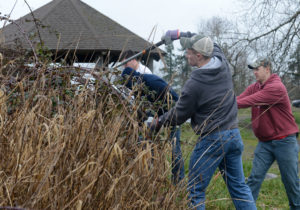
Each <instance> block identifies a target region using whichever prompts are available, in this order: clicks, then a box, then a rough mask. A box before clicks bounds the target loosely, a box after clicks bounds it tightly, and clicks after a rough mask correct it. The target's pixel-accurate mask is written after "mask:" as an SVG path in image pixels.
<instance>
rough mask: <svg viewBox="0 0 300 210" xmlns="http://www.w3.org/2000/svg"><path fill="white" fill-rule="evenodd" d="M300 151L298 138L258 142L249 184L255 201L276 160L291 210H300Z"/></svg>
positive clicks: (291, 137)
mask: <svg viewBox="0 0 300 210" xmlns="http://www.w3.org/2000/svg"><path fill="white" fill-rule="evenodd" d="M298 151H299V146H298V142H297V139H296V136H288V137H286V138H284V139H281V140H272V141H267V142H261V141H259V142H258V145H257V146H256V149H255V152H254V159H253V166H252V171H251V174H250V177H249V179H248V182H247V184H248V185H249V187H250V188H251V191H252V195H253V198H254V200H257V197H258V193H259V189H260V186H261V184H262V182H263V180H264V178H265V175H266V173H267V171H268V169H269V168H270V166H271V165H272V163H273V162H274V161H275V160H276V161H277V163H278V166H279V170H280V174H281V180H282V182H283V184H284V187H285V190H286V194H287V196H288V199H289V204H290V208H291V209H300V186H299V177H298Z"/></svg>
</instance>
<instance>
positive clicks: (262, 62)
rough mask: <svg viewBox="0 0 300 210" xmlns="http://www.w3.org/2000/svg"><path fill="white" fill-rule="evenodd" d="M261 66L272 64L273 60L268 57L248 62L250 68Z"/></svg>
mask: <svg viewBox="0 0 300 210" xmlns="http://www.w3.org/2000/svg"><path fill="white" fill-rule="evenodd" d="M260 66H264V67H267V66H271V62H270V60H269V59H268V58H257V59H256V60H255V61H254V62H252V63H250V64H248V68H249V69H257V68H258V67H260Z"/></svg>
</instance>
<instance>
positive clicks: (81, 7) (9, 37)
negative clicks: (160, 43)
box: [3, 0, 150, 51]
mask: <svg viewBox="0 0 300 210" xmlns="http://www.w3.org/2000/svg"><path fill="white" fill-rule="evenodd" d="M33 14H34V16H35V18H36V19H38V20H39V21H40V22H41V23H42V24H43V25H45V26H49V27H46V28H41V27H40V28H39V31H40V34H41V38H42V40H43V41H44V43H45V46H47V48H48V49H50V50H56V49H58V50H63V49H64V50H111V51H121V50H122V49H124V48H125V49H131V50H133V51H141V50H142V49H145V48H146V47H148V46H150V43H149V42H147V41H146V40H144V39H143V38H141V37H139V36H137V35H136V34H134V33H133V32H131V31H129V30H128V29H126V28H125V27H123V26H121V25H120V24H118V23H117V22H115V21H113V20H112V19H110V18H108V17H107V16H105V15H103V14H102V13H100V12H98V11H97V10H95V9H93V8H92V7H90V6H89V5H87V4H85V3H83V2H81V1H80V0H54V1H52V2H50V3H48V4H46V5H44V6H42V7H40V8H39V9H36V10H35V11H33ZM28 20H30V22H28ZM32 20H33V18H32V15H31V14H30V13H29V14H27V15H25V16H24V17H22V18H20V19H18V20H17V21H16V22H17V23H18V24H19V25H21V27H22V28H23V29H24V31H25V32H26V33H27V34H35V33H36V32H37V30H36V26H35V24H34V22H33V21H32ZM3 34H4V37H5V42H4V44H12V43H13V42H14V41H15V40H16V39H19V40H21V43H22V45H23V46H24V47H25V48H30V47H29V45H28V43H27V42H26V41H25V39H24V36H23V34H22V33H21V32H20V31H19V29H18V28H17V26H16V25H14V24H9V25H7V26H6V27H4V28H3ZM34 41H36V42H38V37H35V38H34Z"/></svg>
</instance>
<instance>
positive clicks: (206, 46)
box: [180, 34, 214, 56]
mask: <svg viewBox="0 0 300 210" xmlns="http://www.w3.org/2000/svg"><path fill="white" fill-rule="evenodd" d="M180 44H181V46H182V47H183V49H194V50H196V51H197V52H199V53H201V54H202V55H204V56H211V54H212V52H213V47H214V44H213V41H212V40H211V38H210V37H208V36H203V35H200V34H197V35H194V36H192V37H190V38H187V37H181V38H180Z"/></svg>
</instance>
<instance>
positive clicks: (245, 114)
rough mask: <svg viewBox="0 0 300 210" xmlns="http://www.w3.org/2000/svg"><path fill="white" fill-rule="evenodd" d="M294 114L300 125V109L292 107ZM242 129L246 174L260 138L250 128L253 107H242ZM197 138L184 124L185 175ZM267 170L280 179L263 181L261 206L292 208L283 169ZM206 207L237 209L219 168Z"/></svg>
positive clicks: (208, 190) (182, 136)
mask: <svg viewBox="0 0 300 210" xmlns="http://www.w3.org/2000/svg"><path fill="white" fill-rule="evenodd" d="M293 114H294V116H295V119H296V122H297V124H298V126H299V127H300V109H299V108H298V109H296V108H293ZM239 128H240V132H241V136H242V139H243V142H244V152H243V166H244V173H245V177H248V176H249V174H250V172H251V167H252V160H253V153H254V149H255V147H256V144H257V139H256V137H255V136H254V134H253V132H252V130H251V119H250V110H249V109H243V110H239ZM196 140H197V136H196V135H195V134H194V132H193V130H192V129H191V127H190V125H189V124H184V125H183V126H182V135H181V142H182V150H183V156H184V159H185V170H186V175H187V173H188V163H189V157H190V153H191V151H192V150H193V146H194V145H195V142H196ZM268 173H273V174H276V175H278V177H277V178H275V179H271V180H265V181H264V182H263V184H262V187H261V191H260V195H259V198H258V200H257V207H258V209H289V205H288V199H287V196H286V193H285V189H284V186H283V184H282V182H281V177H280V172H279V169H278V166H277V164H276V163H274V164H273V165H272V167H271V168H270V169H269V171H268ZM206 196H207V199H206V201H207V204H206V209H224V210H225V209H235V208H234V206H233V204H232V201H231V199H230V195H229V193H228V191H227V188H226V185H225V184H224V181H223V179H222V176H221V175H220V174H219V172H218V171H216V173H215V175H214V177H213V178H212V180H211V182H210V184H209V186H208V189H207V193H206Z"/></svg>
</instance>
